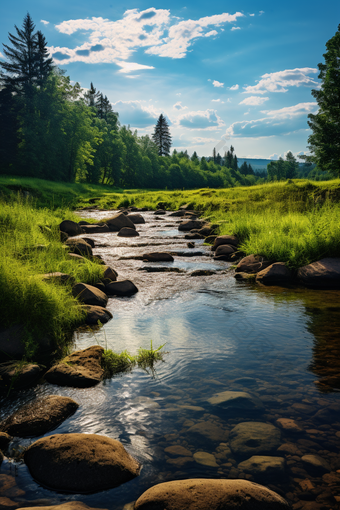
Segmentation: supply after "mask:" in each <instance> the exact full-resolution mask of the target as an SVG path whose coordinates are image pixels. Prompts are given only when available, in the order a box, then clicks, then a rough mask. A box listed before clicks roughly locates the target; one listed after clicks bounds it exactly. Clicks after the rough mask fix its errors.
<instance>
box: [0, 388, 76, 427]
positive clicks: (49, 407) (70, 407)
mask: <svg viewBox="0 0 340 510" xmlns="http://www.w3.org/2000/svg"><path fill="white" fill-rule="evenodd" d="M78 407H79V405H78V404H77V402H75V401H74V400H72V399H71V398H69V397H60V396H59V395H50V396H48V397H44V398H40V399H38V400H35V401H34V402H31V403H29V404H26V405H25V406H23V407H21V408H20V409H19V410H18V411H16V412H15V413H14V414H12V415H11V416H9V417H8V418H6V420H4V421H3V422H2V423H1V424H0V428H1V430H3V431H4V432H7V433H8V434H11V435H12V436H18V437H34V436H41V435H43V434H45V433H46V432H48V431H49V430H53V429H55V428H56V427H57V426H58V425H59V424H60V423H62V422H63V421H64V420H66V418H68V417H69V416H71V414H73V413H74V412H75V411H76V410H77V409H78Z"/></svg>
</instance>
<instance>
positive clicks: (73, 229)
mask: <svg viewBox="0 0 340 510" xmlns="http://www.w3.org/2000/svg"><path fill="white" fill-rule="evenodd" d="M59 229H60V230H61V232H66V234H68V235H69V236H71V237H73V236H79V234H82V232H83V231H82V227H81V226H80V225H78V223H76V222H75V221H72V220H64V221H62V222H61V223H60V225H59Z"/></svg>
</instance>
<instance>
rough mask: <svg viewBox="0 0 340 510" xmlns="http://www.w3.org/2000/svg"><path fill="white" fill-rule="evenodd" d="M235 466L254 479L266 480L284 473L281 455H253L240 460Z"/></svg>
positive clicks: (284, 464) (283, 462)
mask: <svg viewBox="0 0 340 510" xmlns="http://www.w3.org/2000/svg"><path fill="white" fill-rule="evenodd" d="M237 467H238V469H239V470H240V471H243V472H244V473H249V474H250V475H252V476H253V477H254V478H255V479H258V480H262V479H264V480H267V479H268V478H275V477H282V476H283V475H284V474H285V469H286V461H285V459H284V458H283V457H269V456H265V455H253V457H250V459H247V460H244V461H243V462H240V463H239V465H238V466H237Z"/></svg>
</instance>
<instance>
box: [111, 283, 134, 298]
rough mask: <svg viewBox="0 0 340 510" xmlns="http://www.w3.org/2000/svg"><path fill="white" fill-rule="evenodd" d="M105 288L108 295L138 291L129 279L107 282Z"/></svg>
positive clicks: (122, 294) (124, 294) (126, 294)
mask: <svg viewBox="0 0 340 510" xmlns="http://www.w3.org/2000/svg"><path fill="white" fill-rule="evenodd" d="M105 290H106V292H107V293H108V294H109V295H110V296H131V295H132V294H136V292H138V289H137V287H136V285H135V284H134V283H133V282H131V281H130V280H121V281H119V282H111V283H108V284H107V285H105Z"/></svg>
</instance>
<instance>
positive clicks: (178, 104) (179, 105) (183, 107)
mask: <svg viewBox="0 0 340 510" xmlns="http://www.w3.org/2000/svg"><path fill="white" fill-rule="evenodd" d="M173 108H174V110H177V111H180V110H186V109H187V108H188V107H187V106H182V103H181V101H178V102H177V103H176V104H174V105H173Z"/></svg>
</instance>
